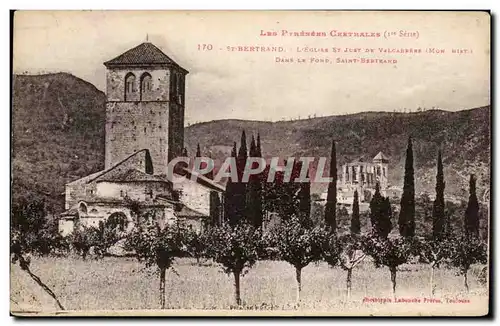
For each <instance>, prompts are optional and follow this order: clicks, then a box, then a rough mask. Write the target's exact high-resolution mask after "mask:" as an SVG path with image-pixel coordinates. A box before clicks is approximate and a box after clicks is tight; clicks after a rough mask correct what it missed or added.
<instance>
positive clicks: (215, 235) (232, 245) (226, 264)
mask: <svg viewBox="0 0 500 326" xmlns="http://www.w3.org/2000/svg"><path fill="white" fill-rule="evenodd" d="M205 239H206V240H205V248H206V255H207V257H209V258H212V259H213V260H214V261H215V262H216V263H218V264H220V265H221V267H222V269H223V271H224V272H225V273H226V274H233V276H234V296H235V302H236V305H238V306H241V304H242V302H241V292H240V277H241V276H242V275H245V274H246V273H247V272H248V270H249V269H250V268H251V267H252V266H253V265H254V264H255V263H256V262H257V260H258V257H259V252H261V251H262V249H261V247H262V241H261V239H262V235H261V232H260V230H259V229H256V228H254V227H253V226H251V225H249V224H247V223H244V222H242V223H238V224H236V225H235V226H230V225H227V224H226V225H222V226H217V227H214V228H211V229H209V230H208V231H207V233H206V235H205Z"/></svg>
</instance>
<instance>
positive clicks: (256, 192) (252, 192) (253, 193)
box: [246, 136, 263, 228]
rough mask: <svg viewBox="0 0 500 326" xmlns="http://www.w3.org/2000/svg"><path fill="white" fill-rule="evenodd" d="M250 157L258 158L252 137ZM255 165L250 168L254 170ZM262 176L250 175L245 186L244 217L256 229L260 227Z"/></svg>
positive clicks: (261, 216)
mask: <svg viewBox="0 0 500 326" xmlns="http://www.w3.org/2000/svg"><path fill="white" fill-rule="evenodd" d="M249 156H250V157H260V156H259V152H258V148H257V146H256V144H255V138H254V137H253V136H252V140H251V142H250V152H249ZM256 164H258V163H254V166H252V169H255V168H256ZM261 177H262V175H261V174H253V175H250V178H249V180H248V186H247V200H246V202H247V205H246V208H247V213H246V217H247V219H248V221H249V222H250V223H252V225H253V226H254V227H256V228H259V227H261V226H262V219H263V213H262V179H261Z"/></svg>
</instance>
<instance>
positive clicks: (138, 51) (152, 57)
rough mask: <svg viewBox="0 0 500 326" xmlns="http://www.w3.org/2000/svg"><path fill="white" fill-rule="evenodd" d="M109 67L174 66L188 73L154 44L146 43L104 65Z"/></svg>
mask: <svg viewBox="0 0 500 326" xmlns="http://www.w3.org/2000/svg"><path fill="white" fill-rule="evenodd" d="M104 65H105V66H106V67H108V66H134V65H174V66H176V67H179V68H181V69H183V70H184V71H185V72H186V73H187V72H188V71H187V70H185V69H184V68H182V67H181V66H179V65H178V64H177V63H176V62H175V61H174V60H172V59H171V58H170V57H169V56H168V55H166V54H165V53H163V52H162V51H161V50H160V49H159V48H157V47H156V46H155V45H154V44H153V43H149V42H144V43H141V44H139V45H138V46H136V47H134V48H132V49H130V50H128V51H126V52H125V53H123V54H120V55H119V56H117V57H116V58H114V59H111V60H109V61H106V62H105V63H104Z"/></svg>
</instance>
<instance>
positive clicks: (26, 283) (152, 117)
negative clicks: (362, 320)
mask: <svg viewBox="0 0 500 326" xmlns="http://www.w3.org/2000/svg"><path fill="white" fill-rule="evenodd" d="M11 19H12V27H11V28H12V31H11V32H12V36H11V37H12V63H11V64H12V73H13V74H12V77H11V78H12V81H11V97H12V100H11V109H10V110H11V137H12V138H11V153H10V155H11V156H10V160H11V171H10V174H11V184H10V187H11V207H10V313H11V315H13V316H30V317H35V316H349V317H359V316H415V317H416V316H459V317H462V316H463V317H465V316H487V315H488V314H490V313H491V311H490V308H489V304H490V302H491V298H490V275H489V271H490V252H491V250H490V243H491V238H490V236H491V235H492V233H491V232H490V216H491V212H490V188H491V109H490V105H491V104H490V92H491V89H490V85H491V35H490V34H491V25H490V24H491V16H490V13H489V12H488V11H180V10H179V11H111V10H110V11H104V10H102V11H99V10H96V11H92V10H90V11H76V10H75V11H62V10H61V11H56V10H53V11H50V10H47V11H29V10H19V11H15V12H13V13H12V16H11Z"/></svg>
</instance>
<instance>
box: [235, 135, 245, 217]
mask: <svg viewBox="0 0 500 326" xmlns="http://www.w3.org/2000/svg"><path fill="white" fill-rule="evenodd" d="M247 158H248V150H247V140H246V135H245V130H243V131H242V133H241V142H240V149H239V150H238V156H237V157H236V167H237V172H238V181H237V182H236V183H235V190H236V191H235V198H234V199H235V205H234V206H235V215H236V217H235V218H236V219H237V221H242V220H243V219H244V218H245V214H246V212H247V211H246V199H247V198H246V193H247V184H246V183H244V182H242V178H243V172H244V170H245V165H246V162H247Z"/></svg>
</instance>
